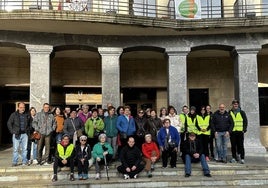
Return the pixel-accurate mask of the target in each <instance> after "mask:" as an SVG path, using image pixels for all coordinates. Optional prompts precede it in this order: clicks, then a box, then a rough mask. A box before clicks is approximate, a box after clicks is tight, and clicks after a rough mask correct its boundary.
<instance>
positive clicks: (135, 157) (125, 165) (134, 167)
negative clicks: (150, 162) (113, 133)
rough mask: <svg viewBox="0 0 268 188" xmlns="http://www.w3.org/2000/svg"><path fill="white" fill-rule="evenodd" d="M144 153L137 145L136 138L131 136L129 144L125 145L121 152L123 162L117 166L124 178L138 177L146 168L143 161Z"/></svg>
mask: <svg viewBox="0 0 268 188" xmlns="http://www.w3.org/2000/svg"><path fill="white" fill-rule="evenodd" d="M141 156H142V154H141V151H140V150H139V148H138V147H137V146H135V139H134V138H133V137H131V136H130V137H129V138H128V141H127V145H126V146H124V148H123V149H122V152H121V162H122V164H121V165H120V166H118V167H117V170H118V172H119V173H122V174H123V175H124V179H129V178H134V179H136V178H137V177H138V174H139V173H140V172H141V171H142V170H143V169H144V165H143V164H141V162H142V157H141Z"/></svg>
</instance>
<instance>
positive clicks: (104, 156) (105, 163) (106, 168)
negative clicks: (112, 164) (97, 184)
mask: <svg viewBox="0 0 268 188" xmlns="http://www.w3.org/2000/svg"><path fill="white" fill-rule="evenodd" d="M103 159H104V165H105V170H106V176H107V180H108V181H109V179H110V178H109V174H108V166H107V161H106V155H103Z"/></svg>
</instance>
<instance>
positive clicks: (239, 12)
mask: <svg viewBox="0 0 268 188" xmlns="http://www.w3.org/2000/svg"><path fill="white" fill-rule="evenodd" d="M152 1H154V3H152ZM152 1H151V3H152V4H149V3H148V1H146V2H144V0H0V11H13V10H33V9H36V10H57V11H77V12H83V11H85V12H93V13H105V14H119V15H130V16H143V17H152V18H156V17H157V18H165V19H177V18H178V17H177V12H176V11H175V10H176V8H175V2H174V0H169V1H168V0H167V3H166V5H156V4H155V3H156V2H157V1H156V0H152ZM239 2H243V1H236V2H235V3H234V5H231V6H212V5H209V6H201V18H233V17H250V18H252V17H256V16H267V15H268V4H264V3H263V4H245V3H239Z"/></svg>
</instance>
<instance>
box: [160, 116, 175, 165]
mask: <svg viewBox="0 0 268 188" xmlns="http://www.w3.org/2000/svg"><path fill="white" fill-rule="evenodd" d="M163 123H164V127H162V128H161V129H160V131H159V133H158V136H157V140H158V144H159V147H160V150H161V151H162V168H167V163H168V157H169V156H170V158H171V159H170V166H171V168H176V160H177V152H178V146H179V143H180V134H179V133H178V130H177V129H176V128H175V127H173V126H171V125H170V119H164V122H163Z"/></svg>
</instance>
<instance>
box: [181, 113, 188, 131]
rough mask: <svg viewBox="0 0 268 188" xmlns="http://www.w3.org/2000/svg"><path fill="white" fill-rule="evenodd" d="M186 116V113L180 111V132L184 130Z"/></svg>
mask: <svg viewBox="0 0 268 188" xmlns="http://www.w3.org/2000/svg"><path fill="white" fill-rule="evenodd" d="M186 118H187V115H185V114H183V113H181V114H180V120H181V123H182V125H181V132H184V131H185V121H186Z"/></svg>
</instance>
